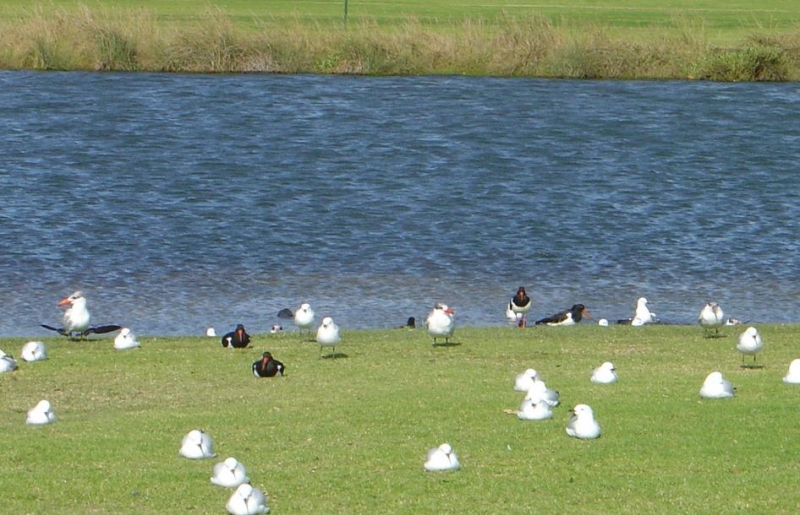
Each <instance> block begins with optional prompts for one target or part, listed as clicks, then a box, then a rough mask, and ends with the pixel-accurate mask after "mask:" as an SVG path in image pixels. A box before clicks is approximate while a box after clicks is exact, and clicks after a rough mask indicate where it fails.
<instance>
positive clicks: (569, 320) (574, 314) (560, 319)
mask: <svg viewBox="0 0 800 515" xmlns="http://www.w3.org/2000/svg"><path fill="white" fill-rule="evenodd" d="M583 317H586V318H592V316H591V315H590V314H589V312H588V311H587V310H586V306H584V305H583V304H575V305H574V306H572V307H571V308H570V309H568V310H566V311H561V312H559V313H556V314H555V315H553V316H549V317H547V318H542V319H541V320H537V321H536V325H541V324H544V325H575V324H577V323H578V322H580V321H581V319H582V318H583Z"/></svg>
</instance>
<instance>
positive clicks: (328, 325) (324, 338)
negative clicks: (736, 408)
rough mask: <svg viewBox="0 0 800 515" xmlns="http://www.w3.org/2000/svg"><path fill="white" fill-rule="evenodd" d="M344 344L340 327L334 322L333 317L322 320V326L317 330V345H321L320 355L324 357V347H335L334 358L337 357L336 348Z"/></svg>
mask: <svg viewBox="0 0 800 515" xmlns="http://www.w3.org/2000/svg"><path fill="white" fill-rule="evenodd" d="M341 342H342V337H341V335H340V334H339V326H338V325H336V324H335V323H334V322H333V319H332V318H331V317H325V318H323V319H322V325H321V326H319V329H317V343H318V344H319V355H320V357H321V356H322V348H323V347H333V357H334V358H335V357H336V346H337V345H338V344H340V343H341Z"/></svg>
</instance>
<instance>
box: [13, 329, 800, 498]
mask: <svg viewBox="0 0 800 515" xmlns="http://www.w3.org/2000/svg"><path fill="white" fill-rule="evenodd" d="M758 328H759V330H760V331H761V334H762V336H763V340H764V349H763V351H762V352H761V353H760V354H759V356H758V363H759V364H762V365H763V368H742V367H741V366H740V365H741V362H742V360H741V357H740V355H739V354H738V353H737V352H736V350H735V341H736V337H737V335H738V334H739V333H740V332H741V331H742V330H743V328H740V327H732V328H726V329H725V330H724V332H723V334H724V336H723V337H720V338H708V339H707V338H703V333H702V330H701V329H700V328H699V327H687V326H645V327H640V328H634V327H629V326H612V327H609V328H602V327H599V326H596V325H588V324H587V325H581V326H577V327H572V328H542V327H536V328H529V329H525V330H520V329H516V328H504V327H496V328H458V329H457V330H456V334H455V338H454V341H455V343H456V344H455V345H451V346H437V347H434V346H432V345H431V339H430V338H429V336H428V335H427V333H426V332H425V331H424V330H404V329H386V330H370V331H347V330H346V328H345V330H344V331H343V340H344V341H343V343H342V345H341V346H340V347H339V348H338V349H337V351H338V352H339V353H340V355H339V356H338V357H337V358H336V359H331V358H320V353H319V348H318V347H317V346H316V345H315V343H313V342H311V341H308V340H307V339H306V338H302V337H300V336H299V334H298V333H296V332H286V333H283V334H278V335H255V336H254V338H253V339H254V345H253V348H250V349H245V350H227V349H223V348H222V347H221V346H220V345H219V342H218V340H217V339H216V338H200V337H184V338H153V337H140V340H141V342H142V348H141V349H137V350H131V351H114V350H113V348H112V342H111V341H110V339H107V338H106V339H99V338H98V339H96V340H93V341H88V342H71V341H68V340H66V339H55V338H47V339H45V342H46V343H47V345H48V352H49V359H48V360H47V361H44V362H38V363H24V362H22V363H20V366H19V369H18V370H17V371H15V372H12V373H7V374H2V375H0V411H1V413H0V431H2V435H3V445H2V458H3V467H2V468H0V484H2V485H3V512H4V513H48V514H73V513H118V514H150V513H152V514H163V513H209V514H213V513H225V503H226V501H227V499H228V497H229V495H230V493H231V492H230V491H227V490H225V489H223V488H220V487H218V486H214V485H212V484H211V483H210V481H209V478H210V476H211V468H212V466H213V464H214V463H216V462H217V461H221V460H223V459H225V458H226V457H228V456H234V457H236V458H237V459H239V460H240V461H242V462H243V463H244V464H245V465H246V466H247V469H248V475H249V477H250V478H251V480H252V483H253V484H254V486H257V487H260V488H262V489H264V490H265V491H266V492H268V495H269V497H270V506H271V508H272V513H276V514H281V513H331V514H333V513H342V514H345V513H346V514H354V513H370V514H372V513H393V514H394V513H409V514H412V513H413V514H450V513H452V514H455V513H507V514H514V513H519V514H523V513H526V514H527V513H565V512H568V513H572V514H601V513H602V514H605V513H619V514H641V513H648V514H661V513H663V514H673V513H697V514H718V513H736V512H743V513H771V514H781V513H784V514H788V513H797V511H798V508H800V491H798V490H797V488H796V486H797V484H798V482H799V481H800V462H798V460H797V454H798V450H799V449H800V385H786V384H784V383H783V382H782V377H783V375H784V374H785V373H786V371H787V368H788V364H789V363H790V361H791V360H792V359H794V358H797V357H800V348H798V344H797V342H798V341H800V326H796V325H763V326H758ZM25 341H26V340H25V339H21V338H4V339H2V340H0V348H2V349H3V350H4V351H6V352H8V353H11V354H14V355H15V356H18V354H19V350H20V349H21V347H22V345H23V344H24V342H25ZM264 350H270V351H271V352H272V353H273V354H274V355H275V356H276V357H277V358H278V359H280V360H282V361H283V362H284V363H285V364H286V365H287V367H288V375H287V376H286V377H283V378H276V379H255V378H254V377H252V375H251V372H250V365H251V363H252V362H253V361H254V360H256V359H257V358H258V357H259V356H260V353H261V352H262V351H264ZM606 360H610V361H613V362H614V364H615V365H616V366H617V369H618V372H619V377H620V380H619V383H617V384H614V385H606V386H603V385H594V384H592V383H591V382H590V381H589V376H590V373H591V370H592V368H593V367H595V366H597V365H599V364H600V363H601V362H603V361H606ZM749 360H750V358H748V362H749ZM528 367H533V368H535V369H536V370H538V371H539V373H540V374H541V375H542V377H543V378H544V379H545V380H546V381H547V383H548V386H550V387H552V388H554V389H557V390H559V391H560V393H561V397H562V401H563V403H564V405H562V406H560V407H558V408H555V410H554V411H555V416H554V418H553V419H552V420H549V421H544V422H522V421H519V420H517V419H516V417H515V416H513V415H509V414H506V413H505V412H504V410H505V409H513V408H516V407H517V406H518V404H519V402H520V400H521V399H522V396H523V394H522V393H519V392H514V391H513V389H512V385H513V379H514V376H515V375H516V374H517V373H519V372H522V371H523V370H525V369H526V368H528ZM714 370H719V371H721V372H722V373H723V374H724V375H725V376H726V377H727V378H728V379H729V380H730V381H731V382H733V384H734V385H735V386H736V388H737V393H736V397H735V398H733V399H729V400H701V399H700V397H699V395H698V391H699V389H700V386H701V384H702V382H703V380H704V378H705V377H706V375H707V374H708V373H710V372H711V371H714ZM43 398H46V399H49V400H50V401H51V403H52V404H53V406H54V409H55V410H56V413H57V415H58V417H59V420H58V422H56V423H55V424H53V425H49V426H42V427H32V426H26V425H25V413H26V410H28V409H30V408H32V407H33V406H34V405H35V404H36V403H37V402H38V401H39V400H40V399H43ZM578 403H586V404H589V405H591V406H592V407H593V408H594V411H595V414H596V416H597V418H598V420H599V421H600V423H601V425H602V428H603V434H602V436H601V437H600V438H599V439H597V440H593V441H579V440H575V439H572V438H569V437H568V436H567V435H566V433H565V430H564V427H565V424H566V421H567V419H568V418H569V409H570V407H571V406H573V405H575V404H578ZM194 428H201V429H203V430H205V431H206V432H208V433H209V434H210V435H211V436H212V437H213V438H214V447H215V451H216V452H217V454H218V456H217V459H212V460H202V461H192V460H187V459H185V458H182V457H180V456H179V455H178V449H179V447H180V443H181V439H182V437H183V436H184V435H185V434H186V433H187V432H188V431H189V430H191V429H194ZM442 442H449V443H450V444H452V446H453V447H454V449H455V451H456V452H457V453H458V455H459V457H460V460H461V464H462V469H461V470H460V471H458V472H455V473H426V472H424V471H423V468H422V465H423V461H424V455H425V452H426V451H427V450H428V448H430V447H434V446H436V445H438V444H440V443H442Z"/></svg>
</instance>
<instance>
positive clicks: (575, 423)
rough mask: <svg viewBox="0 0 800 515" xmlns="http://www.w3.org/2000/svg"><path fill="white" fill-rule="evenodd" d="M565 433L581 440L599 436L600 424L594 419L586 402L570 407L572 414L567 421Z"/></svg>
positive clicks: (592, 412)
mask: <svg viewBox="0 0 800 515" xmlns="http://www.w3.org/2000/svg"><path fill="white" fill-rule="evenodd" d="M567 434H568V435H569V436H572V437H574V438H580V439H582V440H591V439H593V438H597V437H598V436H600V424H598V423H597V420H595V418H594V411H592V408H590V407H589V406H588V405H586V404H578V405H577V406H575V407H574V408H572V416H571V417H570V419H569V422H567Z"/></svg>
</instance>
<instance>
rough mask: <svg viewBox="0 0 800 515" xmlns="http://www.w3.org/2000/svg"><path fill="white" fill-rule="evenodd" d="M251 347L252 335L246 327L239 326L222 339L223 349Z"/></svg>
mask: <svg viewBox="0 0 800 515" xmlns="http://www.w3.org/2000/svg"><path fill="white" fill-rule="evenodd" d="M248 345H250V335H249V334H247V331H245V330H244V326H243V325H242V324H239V325H237V326H236V329H234V330H233V331H231V332H229V333H228V334H226V335H225V336H223V337H222V346H223V347H229V346H230V347H233V348H234V349H244V348H245V347H247V346H248Z"/></svg>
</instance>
